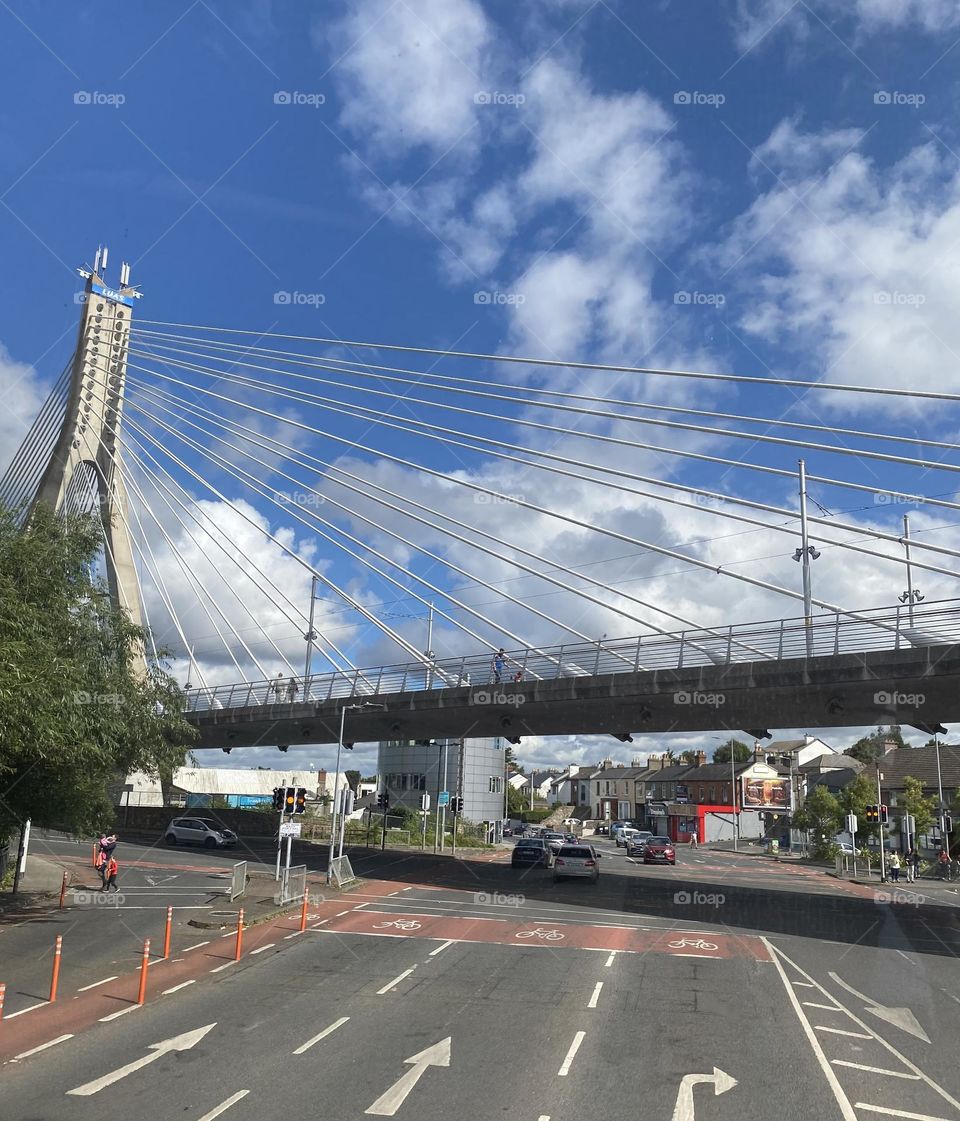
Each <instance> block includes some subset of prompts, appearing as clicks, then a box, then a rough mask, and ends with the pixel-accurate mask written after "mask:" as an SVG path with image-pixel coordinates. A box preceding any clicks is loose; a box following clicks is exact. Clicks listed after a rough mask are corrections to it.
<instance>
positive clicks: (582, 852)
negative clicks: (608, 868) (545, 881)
mask: <svg viewBox="0 0 960 1121" xmlns="http://www.w3.org/2000/svg"><path fill="white" fill-rule="evenodd" d="M599 861H600V853H598V852H597V850H596V849H595V848H594V847H593V846H592V845H579V844H578V845H564V846H563V848H561V849H560V851H559V852H558V853H557V858H556V860H554V862H553V879H554V882H556V881H557V880H564V879H566V878H567V877H568V876H570V877H573V876H578V877H586V878H587V879H589V880H593V882H594V883H596V882H597V880H598V879H599V878H600V864H599Z"/></svg>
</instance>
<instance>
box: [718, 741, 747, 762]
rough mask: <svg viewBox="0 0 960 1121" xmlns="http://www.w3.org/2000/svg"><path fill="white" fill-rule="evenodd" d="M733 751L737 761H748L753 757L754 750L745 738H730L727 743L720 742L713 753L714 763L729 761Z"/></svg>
mask: <svg viewBox="0 0 960 1121" xmlns="http://www.w3.org/2000/svg"><path fill="white" fill-rule="evenodd" d="M731 751H732V752H733V758H734V760H735V762H737V763H746V762H748V761H749V760H750V759H752V758H753V752H752V751H751V750H750V748H749V747H748V746H747V745H746V744H745V743H744V742H743V740H736V739H729V740H727V742H726V743H722V744H720V746H719V747H718V748H717V750H716V751H715V752H714V753H713V761H714V763H729V762H730V752H731Z"/></svg>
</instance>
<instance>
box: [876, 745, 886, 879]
mask: <svg viewBox="0 0 960 1121" xmlns="http://www.w3.org/2000/svg"><path fill="white" fill-rule="evenodd" d="M882 780H883V774H882V773H881V771H880V764H879V763H877V818H878V819H879V824H878V826H877V829H878V831H879V833H880V883H882V884H884V883H886V882H887V863H886V856H885V854H884V851H883V820H882V818H883V810H881V808H880V807H881V806H882V805H883V793H882V792H881V790H880V783H881V781H882Z"/></svg>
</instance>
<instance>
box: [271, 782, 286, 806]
mask: <svg viewBox="0 0 960 1121" xmlns="http://www.w3.org/2000/svg"><path fill="white" fill-rule="evenodd" d="M285 797H286V791H285V790H284V788H283V787H282V786H275V787H274V788H273V808H274V809H275V810H277V811H282V810H283V801H284V798H285Z"/></svg>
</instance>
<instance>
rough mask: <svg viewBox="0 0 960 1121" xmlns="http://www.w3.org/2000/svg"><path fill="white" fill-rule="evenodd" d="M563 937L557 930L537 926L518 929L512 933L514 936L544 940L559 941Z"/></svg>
mask: <svg viewBox="0 0 960 1121" xmlns="http://www.w3.org/2000/svg"><path fill="white" fill-rule="evenodd" d="M565 937H566V935H565V934H561V932H560V931H559V930H544V929H542V928H541V927H539V926H538V927H536V928H535V929H534V930H518V931H517V933H516V934H514V938H537V939H540V940H541V941H544V942H560V941H561V940H562V939H563V938H565Z"/></svg>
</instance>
